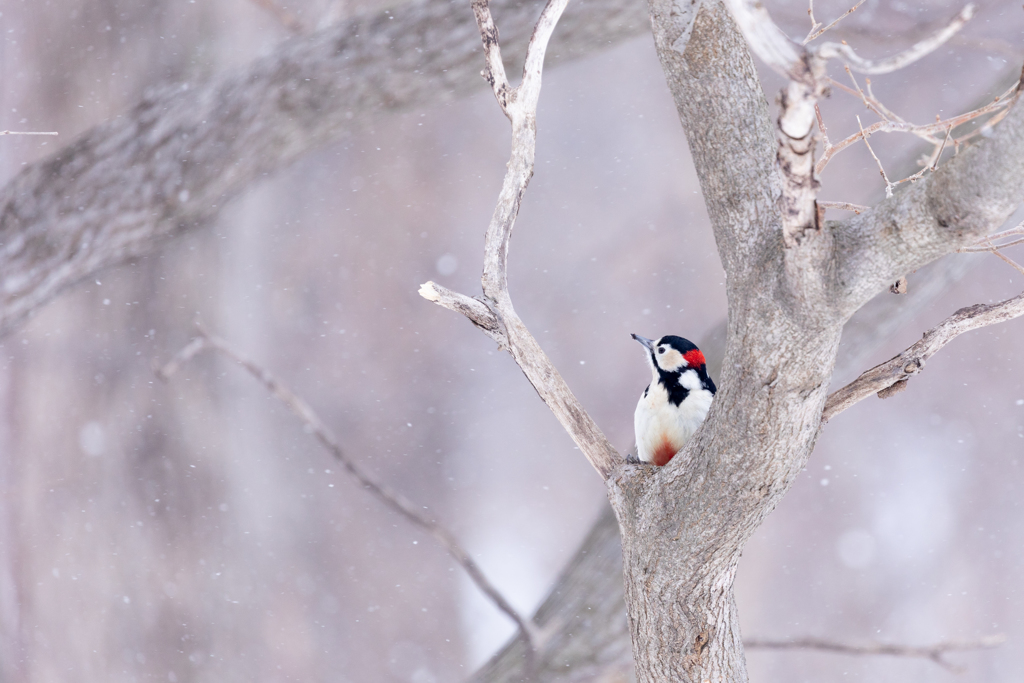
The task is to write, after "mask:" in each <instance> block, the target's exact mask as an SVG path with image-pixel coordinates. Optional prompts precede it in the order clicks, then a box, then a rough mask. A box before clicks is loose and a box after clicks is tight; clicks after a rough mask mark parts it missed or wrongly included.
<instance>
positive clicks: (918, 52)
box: [817, 3, 974, 76]
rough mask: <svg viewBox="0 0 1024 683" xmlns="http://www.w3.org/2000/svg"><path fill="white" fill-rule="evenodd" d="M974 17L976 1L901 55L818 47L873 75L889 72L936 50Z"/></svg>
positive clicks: (830, 45)
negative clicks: (875, 55) (869, 56)
mask: <svg viewBox="0 0 1024 683" xmlns="http://www.w3.org/2000/svg"><path fill="white" fill-rule="evenodd" d="M973 16H974V4H973V3H968V4H967V5H965V6H964V8H963V9H962V10H960V12H959V13H958V14H957V15H956V16H955V17H953V19H952V21H950V22H949V23H948V24H947V25H946V26H945V27H944V28H943V29H942V30H940V31H937V32H936V33H935V34H933V35H931V36H928V37H927V38H925V39H924V40H922V41H920V42H917V43H915V44H914V45H912V46H911V47H910V48H908V49H906V50H904V51H903V52H900V53H899V54H895V55H893V56H892V57H887V58H885V59H881V60H878V61H873V60H870V59H864V58H863V57H861V56H860V55H858V54H857V53H856V52H854V51H853V48H852V47H850V46H849V45H847V44H845V43H823V44H822V45H820V46H819V47H818V50H817V52H818V56H819V57H821V58H822V59H842V60H843V61H845V62H846V63H847V64H849V65H850V68H851V69H853V70H854V71H856V72H857V73H862V74H867V75H869V76H874V75H878V74H888V73H892V72H893V71H898V70H899V69H902V68H903V67H905V66H910V65H911V64H913V63H914V62H916V61H918V60H919V59H921V58H922V57H926V56H927V55H929V54H931V53H932V52H935V50H937V49H939V48H940V47H942V46H943V45H944V44H945V43H946V41H948V40H949V39H950V38H952V37H953V36H954V35H956V33H957V32H958V31H959V30H960V29H962V28H963V27H964V24H966V23H967V22H968V21H970V20H971V17H973Z"/></svg>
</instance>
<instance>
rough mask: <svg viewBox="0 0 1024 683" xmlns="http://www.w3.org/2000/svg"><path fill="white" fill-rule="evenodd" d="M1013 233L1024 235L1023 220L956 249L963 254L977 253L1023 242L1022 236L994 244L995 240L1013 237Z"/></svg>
mask: <svg viewBox="0 0 1024 683" xmlns="http://www.w3.org/2000/svg"><path fill="white" fill-rule="evenodd" d="M1014 235H1024V222H1021V223H1018V224H1017V225H1016V226H1015V227H1012V228H1010V229H1009V230H1004V231H1002V232H997V233H995V234H994V235H989V236H988V237H983V238H981V239H980V240H978V241H977V242H975V243H974V244H972V245H970V246H967V247H961V248H960V249H957V251H959V252H961V253H965V254H972V253H979V252H983V251H992V250H993V249H1005V248H1007V247H1013V246H1016V245H1018V244H1024V238H1021V239H1016V240H1011V241H1010V242H1005V243H1003V244H996V243H995V242H996V240H1001V239H1006V238H1007V237H1013V236H1014Z"/></svg>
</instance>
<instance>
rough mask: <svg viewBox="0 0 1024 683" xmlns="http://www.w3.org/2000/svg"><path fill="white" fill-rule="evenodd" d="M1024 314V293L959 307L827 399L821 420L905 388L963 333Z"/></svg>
mask: <svg viewBox="0 0 1024 683" xmlns="http://www.w3.org/2000/svg"><path fill="white" fill-rule="evenodd" d="M1022 315H1024V293H1021V294H1019V295H1017V296H1015V297H1013V298H1012V299H1007V300H1006V301H1001V302H999V303H997V304H975V305H974V306H968V307H966V308H961V309H960V310H959V311H957V312H956V313H954V314H953V315H951V316H950V317H948V318H946V319H945V320H943V321H942V322H941V323H939V324H938V325H936V326H935V327H933V328H932V329H930V330H928V331H927V332H925V333H924V336H923V338H922V339H921V341H919V342H917V343H916V344H914V345H913V346H911V347H910V348H908V349H907V350H906V351H904V352H903V353H901V354H899V355H898V356H896V357H895V358H892V359H890V360H888V361H886V362H885V363H882V364H881V365H877V366H875V367H873V368H871V369H870V370H868V371H867V372H865V373H864V374H862V375H861V376H860V377H858V378H857V379H855V380H854V381H852V382H850V383H849V384H847V385H846V386H845V387H843V388H842V389H839V390H838V391H836V392H834V393H833V394H832V395H830V396H829V397H828V402H827V403H826V404H825V410H824V411H823V412H822V415H821V421H822V422H823V423H824V422H828V421H829V420H831V419H832V418H833V417H835V416H836V415H838V414H839V413H841V412H843V411H844V410H846V409H847V408H849V407H850V406H852V405H853V404H855V403H858V402H859V401H862V400H864V399H865V398H867V397H868V396H870V395H871V394H878V395H879V397H881V398H888V397H889V396H891V395H892V394H894V393H898V392H900V391H902V390H903V389H905V388H906V385H907V380H909V379H910V378H911V377H913V376H914V375H916V374H918V373H919V372H921V370H923V369H924V366H925V363H926V362H927V360H928V359H929V358H931V357H932V356H934V355H935V354H936V353H938V352H939V349H941V348H942V347H943V346H945V345H946V344H948V343H949V342H951V341H953V340H954V339H955V338H956V337H958V336H960V335H961V334H963V333H964V332H970V331H971V330H976V329H978V328H979V327H986V326H988V325H995V324H997V323H1001V322H1006V321H1007V320H1013V319H1014V318H1018V317H1020V316H1022Z"/></svg>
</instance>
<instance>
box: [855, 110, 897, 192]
mask: <svg viewBox="0 0 1024 683" xmlns="http://www.w3.org/2000/svg"><path fill="white" fill-rule="evenodd" d="M857 127H858V128H860V135H861V137H862V138H863V139H864V144H865V145H866V146H867V148H868V151H869V152H871V157H872V158H873V159H874V160H875V163H876V164H878V172H879V173H881V174H882V180H884V181H885V196H886V197H891V196H892V188H893V184H892V183H890V182H889V176H887V175H885V168H883V167H882V162H881V161H880V160H879V158H878V156H877V155H876V154H875V150H873V149H871V143H870V142H868V136H867V135H865V134H864V126H863V125H862V124H861V122H860V117H859V116H858V117H857Z"/></svg>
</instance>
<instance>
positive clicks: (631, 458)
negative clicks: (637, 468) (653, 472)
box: [626, 453, 644, 465]
mask: <svg viewBox="0 0 1024 683" xmlns="http://www.w3.org/2000/svg"><path fill="white" fill-rule="evenodd" d="M626 464H627V465H642V464H644V461H643V460H641V459H640V458H638V457H636V456H635V455H633V454H632V453H626Z"/></svg>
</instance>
